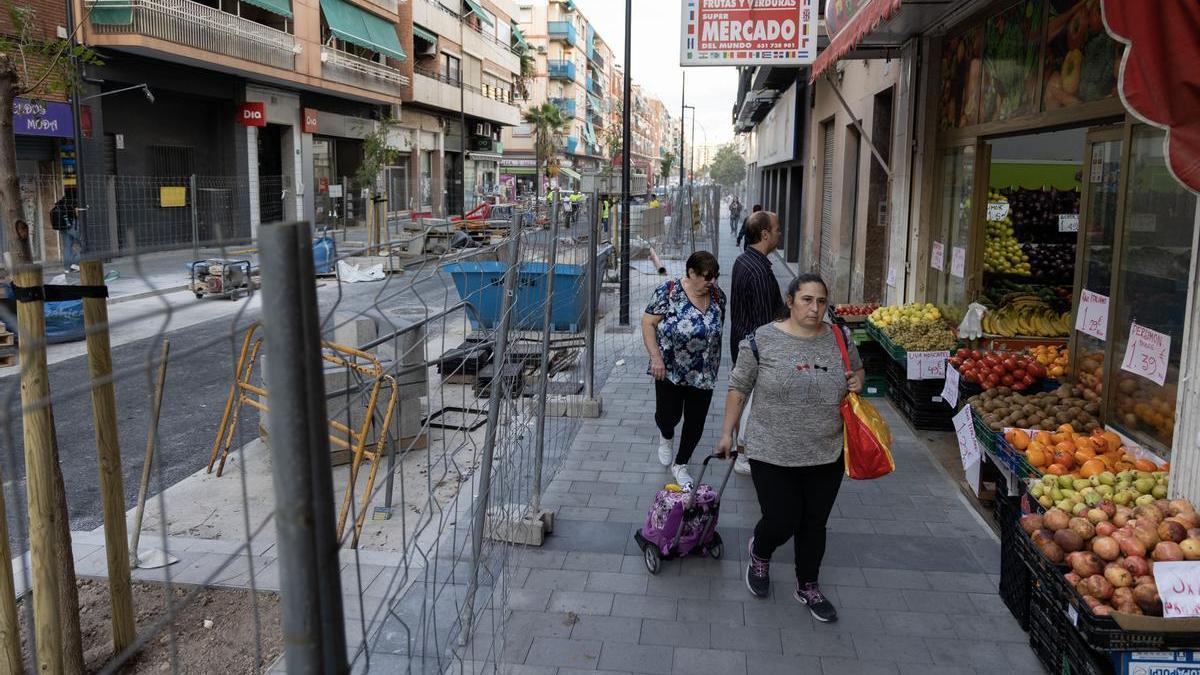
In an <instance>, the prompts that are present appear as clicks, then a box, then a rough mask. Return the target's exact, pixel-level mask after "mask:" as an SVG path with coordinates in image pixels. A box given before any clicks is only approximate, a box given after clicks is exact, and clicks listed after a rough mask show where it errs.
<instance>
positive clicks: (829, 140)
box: [818, 122, 835, 284]
mask: <svg viewBox="0 0 1200 675" xmlns="http://www.w3.org/2000/svg"><path fill="white" fill-rule="evenodd" d="M821 134H822V141H823V143H824V147H823V148H822V150H821V250H820V252H819V254H818V255H819V258H818V260H819V264H820V270H821V276H822V277H824V278H825V282H826V283H828V284H832V283H833V282H834V278H833V277H834V265H833V261H834V257H835V252H834V250H833V123H832V122H825V123H824V124H822V125H821Z"/></svg>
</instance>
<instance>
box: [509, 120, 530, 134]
mask: <svg viewBox="0 0 1200 675" xmlns="http://www.w3.org/2000/svg"><path fill="white" fill-rule="evenodd" d="M512 133H513V136H532V135H533V127H532V126H530V125H528V124H525V123H521V124H518V125H517V126H515V127H513V128H512Z"/></svg>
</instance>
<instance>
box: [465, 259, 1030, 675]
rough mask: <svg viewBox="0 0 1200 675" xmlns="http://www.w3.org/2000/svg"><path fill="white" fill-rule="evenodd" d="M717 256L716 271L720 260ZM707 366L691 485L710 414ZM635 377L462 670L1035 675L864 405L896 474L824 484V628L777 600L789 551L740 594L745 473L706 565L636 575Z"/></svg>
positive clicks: (981, 581) (648, 433) (616, 375)
mask: <svg viewBox="0 0 1200 675" xmlns="http://www.w3.org/2000/svg"><path fill="white" fill-rule="evenodd" d="M722 244H723V245H724V246H723V248H724V249H726V250H723V251H722V253H723V255H722V256H721V258H722V261H721V262H722V268H723V269H730V268H731V267H732V264H731V263H732V259H731V258H732V255H733V253H735V251H733V250H732V249H733V248H734V247H733V246H732V245H731V244H729V245H726V240H723V241H722ZM777 271H778V270H777ZM785 274H786V273H785ZM781 277H783V278H786V277H785V276H783V275H781ZM722 353H723V354H725V355H726V356H725V358H726V362H725V363H723V365H722V379H721V382H720V383H719V384H718V389H717V395H716V396H715V397H714V399H713V406H712V410H711V412H710V415H709V419H708V425H707V429H706V433H705V437H704V439H703V441H702V442H701V446H700V448H698V449H697V453H696V457H694V458H693V461H692V464H693V467H692V474H693V475H696V473H697V471H698V470H699V466H698V464H699V462H700V461H701V460H702V459H703V457H704V455H705V452H706V451H708V450H711V448H712V447H713V446H714V445H715V440H716V433H717V431H718V430H719V426H720V423H721V417H722V415H723V403H724V393H725V392H726V390H727V377H728V372H729V368H730V364H729V363H728V350H727V349H726V350H723V352H722ZM643 372H644V370H643V364H642V361H641V359H640V358H636V357H632V358H629V359H628V360H627V362H626V363H625V364H624V365H621V366H618V367H617V368H616V369H615V370H614V372H613V373H612V374H611V376H610V377H609V378H608V381H607V382H606V385H605V387H604V389H603V397H604V408H605V412H604V415H603V417H601V418H600V419H596V420H587V421H585V422H584V423H583V425H582V427H581V429H580V431H579V433H578V434H577V435H576V437H575V441H574V444H573V445H572V447H571V450H570V452H569V454H568V455H567V459H566V464H565V466H564V468H563V469H562V470H561V471H560V472H559V473H558V474H557V476H555V477H554V479H553V481H552V482H551V483H550V485H549V487H548V490H547V492H548V496H547V502H548V503H549V504H550V505H551V506H552V507H553V508H555V509H556V511H557V520H556V526H555V531H554V534H553V535H552V536H550V537H549V538H548V539H547V541H546V543H545V545H544V546H543V547H542V548H541V549H538V550H532V551H528V552H526V553H525V555H524V556H523V564H524V565H525V566H527V567H528V568H529V571H528V573H527V574H522V575H515V577H516V578H518V579H523V581H521V582H520V583H518V584H515V586H516V587H515V588H510V589H509V591H508V601H507V606H508V608H509V609H510V610H511V614H509V615H508V616H507V620H506V621H505V623H504V625H503V638H504V639H503V641H500V640H496V639H495V638H494V637H493V636H492V635H489V634H486V633H483V632H481V633H480V634H478V635H476V636H475V640H474V642H475V644H476V645H479V646H480V647H481V648H479V649H476V650H475V651H474V652H472V650H470V649H468V650H467V651H466V653H467V654H472V653H478V654H484V655H486V656H482V657H477V658H481V659H486V660H481V661H479V662H468V663H467V664H466V665H467V670H472V669H474V670H476V671H487V672H490V671H491V669H492V668H493V666H494V665H495V664H496V662H497V661H498V662H499V665H498V669H499V671H500V672H505V673H558V674H559V675H566V674H568V673H575V672H597V671H600V672H635V673H668V672H673V673H683V674H688V675H700V674H703V673H720V674H722V675H736V674H738V673H752V674H754V675H764V674H766V673H788V674H795V673H824V674H825V675H833V674H835V673H921V674H923V675H932V674H940V673H1005V674H1006V675H1009V674H1011V673H1039V672H1041V666H1040V665H1039V663H1038V661H1037V659H1036V657H1035V656H1034V654H1033V652H1032V650H1031V649H1030V647H1029V645H1028V637H1027V635H1026V634H1025V633H1024V632H1023V631H1022V630H1021V629H1020V627H1019V626H1018V625H1017V623H1016V621H1015V620H1014V619H1013V618H1012V616H1011V615H1010V614H1009V613H1008V610H1007V609H1006V607H1005V606H1004V604H1003V603H1002V601H1001V600H1000V597H999V595H998V594H997V584H998V581H999V577H998V575H999V569H1000V558H999V555H1000V553H999V543H998V541H997V539H996V538H995V537H994V535H993V533H992V531H991V530H990V529H989V527H988V526H987V525H986V524H985V523H984V522H983V521H982V520H981V519H980V517H979V516H978V515H977V513H976V512H975V511H974V510H973V509H971V508H970V507H969V506H968V505H967V503H966V502H965V500H964V499H963V498H962V497H961V496H960V495H959V492H958V488H957V487H956V485H955V483H954V482H953V480H952V479H951V478H950V477H949V476H948V475H946V473H945V472H944V470H943V469H942V468H941V467H940V466H939V465H937V464H936V462H934V461H933V460H932V459H931V456H930V455H929V453H928V451H927V450H926V448H925V447H924V445H923V443H922V442H921V441H920V440H918V438H917V437H916V436H915V435H914V434H913V433H912V431H911V430H910V428H909V427H908V426H907V424H906V423H905V421H904V420H903V419H902V418H901V417H900V416H899V414H898V413H896V412H895V411H894V410H893V409H892V408H891V406H890V405H888V404H887V403H886V401H884V400H882V399H877V400H876V403H877V404H878V406H879V407H880V408H881V410H882V411H883V413H884V414H885V416H886V417H887V419H888V422H889V423H890V424H891V427H892V430H893V433H894V435H895V446H894V448H893V450H894V454H895V457H896V465H897V470H896V472H895V473H894V474H892V475H890V476H888V477H886V478H883V479H880V480H875V481H850V480H848V479H847V480H846V481H845V482H844V483H843V484H842V488H841V492H840V493H839V495H838V499H837V503H836V506H835V507H834V510H833V515H832V516H831V518H830V522H829V541H828V550H827V552H826V554H825V560H824V566H823V568H822V574H821V581H822V587H823V589H824V590H825V592H826V594H827V595H828V596H829V597H830V599H831V600H832V601H833V602H834V603H835V604H836V605H837V607H838V610H839V614H840V620H839V621H838V622H837V623H834V624H823V623H820V622H817V621H815V620H813V619H812V618H811V616H810V614H809V612H808V610H807V609H806V608H805V607H804V606H802V605H800V604H799V603H797V602H796V601H795V600H794V599H793V598H792V595H791V593H792V590H793V588H794V585H795V580H794V578H793V577H792V576H791V575H792V566H791V562H792V552H791V547H790V545H789V546H785V547H782V548H781V549H780V550H779V551H778V552H777V553H776V558H775V560H774V561H773V562H775V563H776V564H775V565H773V566H772V570H771V572H772V589H771V594H770V597H768V598H765V599H758V598H754V597H752V596H750V594H749V592H748V591H747V589H746V586H745V582H744V580H743V571H744V568H745V565H746V546H747V540H748V538H749V536H750V534H751V533H752V528H753V526H754V523H755V522H756V521H757V519H758V516H759V509H758V503H757V501H756V498H755V494H754V489H753V485H752V484H751V481H750V479H749V477H743V476H736V475H735V476H734V477H733V478H732V479H731V482H730V484H729V487H728V488H727V489H726V491H725V496H724V500H723V502H722V507H721V509H722V510H721V521H720V526H719V528H718V529H719V531H720V533H721V535H722V537H723V538H724V541H725V543H726V546H725V551H726V553H725V557H724V559H722V560H711V559H702V558H688V559H684V560H680V561H672V562H668V563H665V564H664V569H663V570H662V571H661V572H660V573H659V574H658V575H656V576H652V575H650V574H649V573H648V572H647V570H646V568H645V565H644V563H643V560H642V557H641V554H640V551H639V550H638V547H637V545H636V544H635V543H634V541H633V533H634V531H635V529H636V528H637V527H639V526H640V525H641V524H642V523H643V522H644V520H645V517H646V511H647V509H648V507H649V505H650V502H651V500H652V499H653V495H654V492H655V490H657V489H658V488H660V487H662V485H663V484H664V483H665V482H667V481H668V478H669V477H668V474H667V472H666V471H665V469H664V467H662V466H661V465H660V464H659V463H658V462H657V460H656V458H655V448H656V444H657V432H656V429H655V426H654V419H653V409H654V392H653V388H652V387H651V386H650V382H649V380H648V379H647V377H646V376H645V375H644V374H643ZM712 466H713V469H714V470H719V469H722V468H724V467H725V466H727V465H725V464H724V463H723V462H721V463H717V462H714V463H713V465H712ZM713 480H717V477H716V476H714V477H713ZM706 482H708V480H707V478H706ZM500 644H502V645H503V650H502V653H500V656H499V659H496V656H495V646H496V645H500ZM468 658H470V657H469V656H468ZM454 671H455V672H457V671H458V668H457V667H456V668H454Z"/></svg>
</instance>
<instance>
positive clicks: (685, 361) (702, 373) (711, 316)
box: [642, 251, 725, 487]
mask: <svg viewBox="0 0 1200 675" xmlns="http://www.w3.org/2000/svg"><path fill="white" fill-rule="evenodd" d="M719 271H720V267H719V266H718V265H717V259H716V257H714V256H713V254H711V253H709V252H708V251H696V252H695V253H693V254H692V255H691V257H689V258H688V259H687V273H686V274H685V275H684V277H683V278H680V279H672V280H670V281H667V282H666V283H663V284H662V285H660V286H659V287H658V288H656V289H655V290H654V297H653V298H652V299H651V300H650V304H649V305H647V306H646V313H645V314H644V315H642V341H643V342H644V343H645V345H646V352H647V353H648V354H649V355H650V368H649V373H650V375H652V376H653V377H654V394H655V410H654V422H655V424H657V425H658V431H659V434H660V438H659V442H658V461H660V462H662V463H663V466H670V467H671V473H672V474H673V475H674V477H675V482H676V483H677V484H679V485H680V486H681V487H686V486H688V485H690V484H691V482H692V477H691V475H690V474H688V470H687V463H688V460H690V459H691V458H692V452H693V451H694V450H695V449H696V444H697V443H699V442H700V436H702V435H703V434H704V418H705V417H706V416H707V415H708V406H709V404H710V403H712V395H713V387H714V386H716V382H717V368H718V367H720V365H721V327H722V324H724V322H725V292H724V291H722V290H721V289H720V288H719V287H718V286H717V283H716V282H717V275H718V273H719ZM681 417H682V418H683V431H682V432H681V434H680V437H679V450H678V452H676V451H674V449H673V448H672V444H673V439H674V437H675V426H676V425H677V424H679V420H680V418H681Z"/></svg>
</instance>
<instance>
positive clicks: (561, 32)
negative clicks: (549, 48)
mask: <svg viewBox="0 0 1200 675" xmlns="http://www.w3.org/2000/svg"><path fill="white" fill-rule="evenodd" d="M546 30H547V32H548V33H549V35H550V39H551V40H562V41H563V42H566V43H567V44H569V45H571V46H572V47H574V46H575V43H576V41H577V40H578V39H579V36H578V35H577V34H576V33H575V24H573V23H571V22H570V21H548V22H546Z"/></svg>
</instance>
